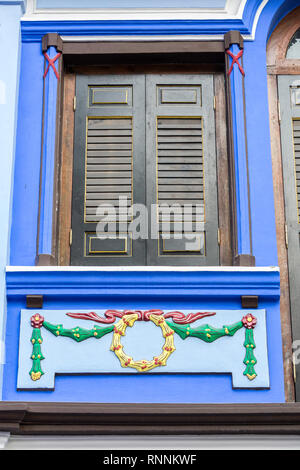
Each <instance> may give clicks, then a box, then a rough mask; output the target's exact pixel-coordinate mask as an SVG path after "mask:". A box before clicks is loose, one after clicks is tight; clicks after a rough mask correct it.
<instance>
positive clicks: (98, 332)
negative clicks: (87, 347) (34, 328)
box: [43, 321, 114, 343]
mask: <svg viewBox="0 0 300 470" xmlns="http://www.w3.org/2000/svg"><path fill="white" fill-rule="evenodd" d="M43 326H44V327H45V328H46V330H48V331H50V332H51V333H52V334H53V335H55V336H67V337H68V338H72V339H74V340H75V341H77V343H80V342H81V341H85V340H86V339H88V338H96V339H100V338H102V337H103V336H105V335H107V334H108V333H111V332H112V331H113V329H114V325H109V326H107V327H105V328H100V327H99V326H96V325H95V326H94V328H92V329H91V330H86V329H84V328H80V327H79V326H76V327H75V328H71V329H66V328H64V327H63V325H52V324H51V323H48V322H46V321H44V323H43Z"/></svg>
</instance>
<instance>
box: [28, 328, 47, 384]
mask: <svg viewBox="0 0 300 470" xmlns="http://www.w3.org/2000/svg"><path fill="white" fill-rule="evenodd" d="M30 341H31V343H32V345H33V348H32V355H31V359H32V368H31V370H30V372H29V375H30V377H31V379H32V380H34V381H35V380H39V379H40V378H41V376H42V375H44V372H43V371H42V367H41V361H42V360H43V359H45V358H44V356H43V354H42V350H41V344H42V342H43V338H42V335H41V330H40V329H39V328H34V329H33V330H32V335H31V340H30Z"/></svg>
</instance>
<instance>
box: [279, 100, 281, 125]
mask: <svg viewBox="0 0 300 470" xmlns="http://www.w3.org/2000/svg"><path fill="white" fill-rule="evenodd" d="M278 120H279V122H281V107H280V102H279V101H278Z"/></svg>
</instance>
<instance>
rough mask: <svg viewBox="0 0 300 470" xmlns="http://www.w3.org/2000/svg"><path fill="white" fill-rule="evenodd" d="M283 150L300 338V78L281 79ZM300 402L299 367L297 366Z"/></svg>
mask: <svg viewBox="0 0 300 470" xmlns="http://www.w3.org/2000/svg"><path fill="white" fill-rule="evenodd" d="M278 91H279V101H280V109H281V116H280V117H281V149H282V169H283V182H284V199H285V218H286V236H287V240H286V241H287V242H288V268H289V284H290V302H291V314H292V329H293V338H294V340H295V341H298V340H299V338H300V315H299V311H300V289H299V280H300V219H299V215H300V212H299V209H300V76H299V75H298V76H297V75H293V76H288V75H286V76H279V77H278ZM295 366H296V372H297V382H296V398H297V401H300V365H299V364H296V365H295Z"/></svg>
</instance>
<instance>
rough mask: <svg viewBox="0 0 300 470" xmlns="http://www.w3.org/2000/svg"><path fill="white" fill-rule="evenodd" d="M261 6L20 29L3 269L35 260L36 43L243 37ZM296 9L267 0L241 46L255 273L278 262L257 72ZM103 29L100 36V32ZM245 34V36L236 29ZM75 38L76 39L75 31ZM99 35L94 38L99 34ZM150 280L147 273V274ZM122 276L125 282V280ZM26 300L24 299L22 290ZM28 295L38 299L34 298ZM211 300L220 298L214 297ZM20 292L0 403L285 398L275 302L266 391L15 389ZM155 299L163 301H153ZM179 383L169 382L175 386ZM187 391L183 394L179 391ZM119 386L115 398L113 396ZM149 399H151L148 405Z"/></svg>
mask: <svg viewBox="0 0 300 470" xmlns="http://www.w3.org/2000/svg"><path fill="white" fill-rule="evenodd" d="M260 3H261V2H260V1H256V0H249V2H248V3H247V7H246V13H247V14H245V15H246V16H245V18H246V19H247V21H246V19H244V20H243V21H242V20H241V21H240V22H233V23H232V22H228V23H225V22H215V21H214V22H209V21H208V22H195V23H193V22H191V21H190V22H184V21H183V22H176V23H172V24H171V23H168V24H167V23H162V22H154V23H152V22H140V23H137V22H131V23H130V22H124V24H123V23H122V22H114V23H109V24H108V23H105V24H104V23H102V22H92V23H90V22H80V24H73V23H70V22H62V23H60V24H57V23H55V22H50V21H49V22H46V23H45V24H44V25H43V24H41V23H40V22H35V23H34V22H24V24H23V25H22V28H23V31H24V44H23V47H22V62H21V78H22V79H21V82H20V99H19V110H18V139H17V150H16V170H15V180H14V185H15V190H14V203H13V224H12V231H11V264H12V265H23V266H26V265H29V266H33V265H34V262H35V254H36V232H37V212H38V192H39V172H40V149H41V118H42V89H43V79H42V71H43V56H42V54H41V44H40V39H41V37H42V35H43V34H45V33H46V32H47V31H59V32H62V33H66V34H77V35H80V34H83V32H84V34H95V32H96V33H97V34H107V33H110V34H117V33H118V31H119V34H129V35H130V34H136V32H137V31H138V34H152V35H155V34H165V35H168V34H171V33H174V34H176V32H177V33H178V34H184V33H194V34H199V36H201V34H207V33H212V34H215V33H220V34H223V33H224V32H225V31H227V30H228V29H231V28H236V29H241V30H242V31H244V32H250V31H251V28H252V24H253V19H254V12H255V10H256V8H257V7H258V6H259V4H260ZM297 5H300V1H298V0H287V1H284V0H270V1H269V2H268V4H267V6H266V7H265V8H264V10H263V12H262V14H261V17H260V20H259V22H258V26H257V32H256V38H255V41H246V42H245V53H244V68H245V71H246V78H245V80H246V81H245V84H246V110H247V132H248V150H249V178H250V188H251V218H252V231H253V232H252V233H253V236H252V238H253V254H254V256H255V257H256V262H257V265H258V266H270V265H272V266H274V265H277V263H278V260H277V247H276V230H275V214H274V200H273V178H272V165H271V152H270V133H269V112H268V92H267V71H266V43H267V39H268V37H269V35H270V33H271V32H272V30H273V29H274V27H275V26H276V24H278V22H279V21H280V20H281V19H282V18H283V17H284V16H285V14H287V13H288V12H289V11H290V10H291V9H293V8H295V7H296V6H297ZM103 28H104V29H103ZM243 28H244V29H243ZM74 31H75V32H74ZM101 31H102V33H101ZM150 277H151V276H150ZM133 282H134V280H133V278H132V276H130V275H129V274H128V283H133ZM26 293H28V292H26ZM37 293H41V292H40V291H37ZM216 295H219V296H220V292H218V291H217V290H216ZM24 298H25V289H24V291H22V295H21V294H20V293H19V294H15V295H12V294H11V295H10V298H9V314H8V325H7V338H6V344H7V357H8V362H7V365H6V369H5V389H4V395H3V399H5V400H22V401H24V400H41V401H47V400H49V401H60V400H61V401H64V400H67V401H77V400H78V401H80V400H81V399H82V397H83V396H84V400H85V401H102V402H105V401H132V402H143V401H160V402H177V401H182V400H184V401H186V402H191V403H192V402H226V401H232V402H255V401H259V402H267V401H270V402H271V401H278V402H281V401H283V400H284V393H283V374H282V353H281V332H280V315H279V301H278V298H277V299H273V300H270V299H269V300H265V301H264V302H262V304H261V305H260V307H261V308H267V310H268V340H269V347H270V373H271V386H272V388H271V390H270V391H258V392H255V394H254V392H246V391H237V390H236V391H233V390H232V388H231V378H230V377H229V376H218V377H216V376H215V377H212V376H187V377H177V378H174V377H166V376H156V377H153V378H152V377H151V379H150V378H149V377H135V378H134V380H132V378H127V377H123V378H122V380H121V379H120V378H119V377H117V376H115V377H110V378H109V377H107V376H105V377H104V376H91V377H85V378H83V377H72V378H71V377H58V378H57V381H56V392H35V393H34V394H32V393H31V392H16V364H17V354H18V332H19V314H20V309H21V308H24V307H25V304H24ZM162 300H163V301H162ZM199 301H201V308H208V309H209V308H222V309H225V308H228V309H231V308H233V309H234V308H239V307H240V303H239V302H240V301H239V300H237V297H236V298H231V299H229V298H227V297H224V296H223V297H218V298H216V297H209V296H206V297H205V298H203V299H202V300H201V299H200V300H199V299H197V301H196V300H195V297H194V293H193V294H192V293H191V292H189V291H186V294H185V295H184V297H183V298H176V299H174V300H172V299H171V298H168V299H162V298H160V299H159V298H156V297H151V298H149V297H147V296H144V297H143V299H142V300H141V298H140V294H139V292H138V291H136V293H135V294H134V292H133V293H132V294H131V296H130V297H128V295H125V296H124V297H111V298H106V300H100V298H99V297H97V295H95V296H94V297H93V301H92V303H89V304H88V307H87V297H85V295H84V294H82V295H81V297H80V298H78V299H77V300H74V299H73V300H71V299H69V298H67V297H65V296H64V295H62V296H61V297H59V298H58V297H57V298H55V297H53V296H50V297H49V296H48V297H47V295H46V297H45V308H53V309H62V308H68V309H71V308H89V307H90V305H92V308H108V307H112V306H113V307H120V308H126V307H132V306H133V305H134V307H135V308H137V307H139V306H141V307H148V306H149V307H159V308H189V307H190V308H199ZM177 379H178V380H177ZM187 384H188V385H189V387H187ZM120 389H121V390H122V395H120ZM153 397H155V398H153Z"/></svg>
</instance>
